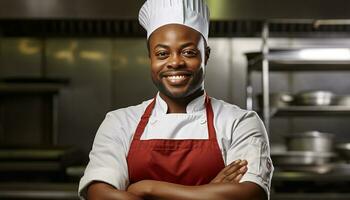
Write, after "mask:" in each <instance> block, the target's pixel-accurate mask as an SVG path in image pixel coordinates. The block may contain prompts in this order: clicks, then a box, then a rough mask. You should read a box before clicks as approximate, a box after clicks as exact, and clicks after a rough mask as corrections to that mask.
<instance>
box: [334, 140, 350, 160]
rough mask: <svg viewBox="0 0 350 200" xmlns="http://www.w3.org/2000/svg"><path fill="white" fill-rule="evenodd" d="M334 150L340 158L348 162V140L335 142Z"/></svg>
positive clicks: (349, 156)
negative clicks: (346, 141)
mask: <svg viewBox="0 0 350 200" xmlns="http://www.w3.org/2000/svg"><path fill="white" fill-rule="evenodd" d="M335 150H336V151H337V153H339V155H340V157H341V158H343V159H345V160H346V161H348V162H350V142H349V143H340V144H337V145H336V146H335Z"/></svg>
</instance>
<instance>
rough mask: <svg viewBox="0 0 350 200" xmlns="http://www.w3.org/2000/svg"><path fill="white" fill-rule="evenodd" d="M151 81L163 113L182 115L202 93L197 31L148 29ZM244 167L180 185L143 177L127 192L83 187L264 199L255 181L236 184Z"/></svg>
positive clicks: (161, 198)
mask: <svg viewBox="0 0 350 200" xmlns="http://www.w3.org/2000/svg"><path fill="white" fill-rule="evenodd" d="M149 53H150V59H151V76H152V81H153V82H154V84H155V85H156V87H157V88H158V90H159V94H160V96H161V98H162V99H163V100H164V101H165V102H166V103H167V105H168V113H186V107H187V105H188V103H189V102H191V101H192V100H193V99H195V98H197V97H199V96H201V95H203V94H204V87H203V80H204V74H205V65H206V63H207V60H208V58H209V54H210V51H209V48H208V47H207V46H206V44H205V41H204V39H203V37H202V36H201V35H200V33H198V32H197V31H195V30H193V29H191V28H188V27H186V26H183V25H176V24H169V25H165V26H162V27H160V28H158V29H157V30H156V31H154V32H153V33H152V35H151V37H150V39H149ZM246 171H247V161H245V160H237V161H235V162H233V163H231V164H230V165H228V166H226V167H225V168H224V169H223V170H222V171H221V172H219V173H218V175H217V176H216V177H215V178H214V179H213V180H212V181H211V182H210V183H209V184H205V185H200V186H184V185H180V184H173V183H168V182H163V181H154V180H143V181H139V182H137V183H134V184H132V185H130V186H129V187H128V189H127V191H121V190H117V189H116V188H114V187H113V186H111V185H108V184H106V183H103V182H93V183H92V184H90V186H89V187H88V199H89V200H91V199H93V200H95V199H98V200H119V199H123V200H142V199H144V200H147V199H152V200H179V199H182V200H197V199H198V200H203V199H208V200H209V199H211V200H212V199H216V200H232V199H234V200H265V199H267V198H266V194H265V192H264V191H263V189H262V188H260V187H259V186H258V185H256V184H255V183H251V182H243V183H239V181H240V180H241V178H242V176H243V175H244V173H246Z"/></svg>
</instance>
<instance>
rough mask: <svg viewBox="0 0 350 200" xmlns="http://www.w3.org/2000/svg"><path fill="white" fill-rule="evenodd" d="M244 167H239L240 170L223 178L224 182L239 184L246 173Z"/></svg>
mask: <svg viewBox="0 0 350 200" xmlns="http://www.w3.org/2000/svg"><path fill="white" fill-rule="evenodd" d="M247 170H248V167H247V166H246V165H240V168H239V169H238V170H236V171H234V172H232V173H231V174H229V175H227V176H226V177H225V180H224V181H225V182H239V181H240V180H241V178H242V176H243V175H244V174H245V173H246V172H247Z"/></svg>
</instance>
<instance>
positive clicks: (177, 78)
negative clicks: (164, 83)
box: [168, 75, 185, 80]
mask: <svg viewBox="0 0 350 200" xmlns="http://www.w3.org/2000/svg"><path fill="white" fill-rule="evenodd" d="M168 78H169V79H174V80H179V79H183V78H185V76H184V75H180V76H168Z"/></svg>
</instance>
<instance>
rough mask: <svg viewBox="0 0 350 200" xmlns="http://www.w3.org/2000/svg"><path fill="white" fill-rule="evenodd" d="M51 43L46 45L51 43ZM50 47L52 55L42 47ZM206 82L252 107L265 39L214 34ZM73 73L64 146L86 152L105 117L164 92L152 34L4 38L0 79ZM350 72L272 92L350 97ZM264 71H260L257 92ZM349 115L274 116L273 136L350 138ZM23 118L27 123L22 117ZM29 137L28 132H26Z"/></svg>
mask: <svg viewBox="0 0 350 200" xmlns="http://www.w3.org/2000/svg"><path fill="white" fill-rule="evenodd" d="M44 42H45V43H44ZM43 44H45V48H44V54H43V55H45V59H42V54H41V49H42V47H43ZM209 44H210V46H211V49H212V51H211V56H210V60H209V63H208V66H207V74H206V82H205V87H206V90H207V92H208V93H209V95H211V96H214V97H216V98H219V99H223V100H225V101H227V102H230V103H233V104H236V105H238V106H240V107H242V108H244V107H245V81H246V59H245V56H244V53H245V52H250V51H258V50H259V49H260V46H261V39H260V38H211V39H210V42H209ZM269 44H270V46H271V47H276V48H280V47H295V48H297V47H311V46H312V47H318V46H337V47H339V46H343V47H348V46H349V45H350V39H345V38H344V39H341V38H337V39H309V38H305V39H287V38H274V39H271V40H270V41H269ZM42 68H45V69H46V74H45V76H46V77H52V78H55V77H64V78H69V79H70V83H69V85H67V86H64V87H62V89H61V90H60V93H59V96H58V144H60V145H68V146H75V147H78V148H80V149H83V150H84V151H85V152H86V153H87V152H88V151H89V149H90V148H91V144H92V141H93V138H94V135H95V133H96V130H97V128H98V126H99V124H100V123H101V121H102V120H103V118H104V116H105V114H106V113H107V112H108V111H111V110H113V109H117V108H121V107H125V106H129V105H134V104H138V103H141V102H142V101H144V100H146V99H149V98H152V97H153V96H154V95H155V93H156V89H155V87H154V86H153V84H152V81H151V79H150V72H149V60H148V56H147V49H146V43H145V39H144V38H140V39H129V38H48V39H45V40H43V39H40V38H6V37H2V38H0V78H4V77H10V76H16V77H18V76H21V77H33V76H36V77H39V76H43V74H42V73H41V72H42ZM349 74H350V73H349V72H347V73H344V72H326V73H324V72H317V73H315V72H303V73H301V72H294V73H273V74H271V76H270V77H271V91H272V92H277V91H290V92H293V93H295V92H298V91H301V90H307V89H326V90H331V91H333V92H336V93H338V94H350V79H349V78H348V77H349ZM260 82H261V76H260V73H254V74H253V86H254V90H255V94H258V93H260V92H261V88H260V86H261V84H260ZM348 120H349V118H348V117H342V118H340V117H294V118H288V119H287V118H278V119H273V120H272V127H271V132H270V139H271V141H272V142H273V143H281V142H283V140H282V137H281V135H282V134H285V133H289V132H298V131H305V130H320V131H327V132H331V133H336V134H337V138H341V139H342V140H344V139H348V140H350V136H349V134H348V133H347V132H348V131H349V130H350V124H349V123H348ZM19 123H20V122H19ZM23 134H25V133H23Z"/></svg>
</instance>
